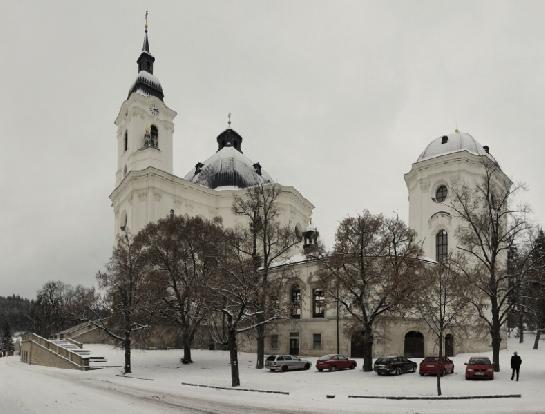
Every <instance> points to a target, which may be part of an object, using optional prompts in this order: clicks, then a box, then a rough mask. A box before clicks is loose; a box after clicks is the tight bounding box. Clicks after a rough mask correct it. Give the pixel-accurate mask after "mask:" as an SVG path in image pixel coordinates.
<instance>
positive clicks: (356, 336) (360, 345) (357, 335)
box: [350, 332, 365, 358]
mask: <svg viewBox="0 0 545 414" xmlns="http://www.w3.org/2000/svg"><path fill="white" fill-rule="evenodd" d="M364 350H365V342H364V341H363V334H362V333H361V332H354V333H353V334H352V337H351V338H350V357H352V358H363V353H364Z"/></svg>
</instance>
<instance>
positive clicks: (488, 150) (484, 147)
mask: <svg viewBox="0 0 545 414" xmlns="http://www.w3.org/2000/svg"><path fill="white" fill-rule="evenodd" d="M483 149H484V152H486V153H487V154H490V147H489V146H488V145H483Z"/></svg>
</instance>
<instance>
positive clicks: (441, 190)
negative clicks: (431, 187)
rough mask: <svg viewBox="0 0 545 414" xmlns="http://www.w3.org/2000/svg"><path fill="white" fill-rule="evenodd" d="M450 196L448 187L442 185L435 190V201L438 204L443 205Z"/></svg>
mask: <svg viewBox="0 0 545 414" xmlns="http://www.w3.org/2000/svg"><path fill="white" fill-rule="evenodd" d="M447 194H448V190H447V186H446V185H440V186H439V187H437V190H435V201H436V202H437V203H442V202H443V201H445V200H446V198H447Z"/></svg>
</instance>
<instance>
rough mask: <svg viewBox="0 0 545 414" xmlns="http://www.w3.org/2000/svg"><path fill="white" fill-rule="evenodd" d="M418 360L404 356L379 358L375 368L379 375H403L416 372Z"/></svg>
mask: <svg viewBox="0 0 545 414" xmlns="http://www.w3.org/2000/svg"><path fill="white" fill-rule="evenodd" d="M416 365H417V364H416V362H413V361H411V360H410V359H407V358H405V357H402V356H393V357H384V358H377V360H376V361H375V366H374V368H373V369H374V370H375V372H376V373H377V374H378V375H401V374H403V373H404V372H416Z"/></svg>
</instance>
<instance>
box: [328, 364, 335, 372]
mask: <svg viewBox="0 0 545 414" xmlns="http://www.w3.org/2000/svg"><path fill="white" fill-rule="evenodd" d="M329 370H330V371H331V372H333V371H337V367H336V366H335V365H331V368H329Z"/></svg>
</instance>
